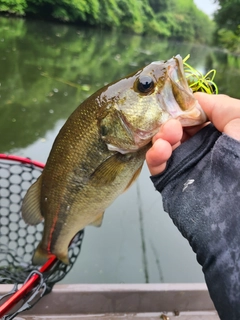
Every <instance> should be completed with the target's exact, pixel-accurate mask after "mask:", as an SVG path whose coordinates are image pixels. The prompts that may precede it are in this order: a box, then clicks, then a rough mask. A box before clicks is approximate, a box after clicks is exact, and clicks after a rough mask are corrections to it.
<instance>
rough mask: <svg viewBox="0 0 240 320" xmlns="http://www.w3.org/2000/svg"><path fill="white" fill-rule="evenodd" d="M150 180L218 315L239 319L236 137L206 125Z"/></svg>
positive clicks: (239, 158) (239, 148)
mask: <svg viewBox="0 0 240 320" xmlns="http://www.w3.org/2000/svg"><path fill="white" fill-rule="evenodd" d="M151 179H152V181H153V183H154V185H155V187H156V189H157V190H158V191H159V192H161V193H162V197H163V205H164V210H165V211H166V212H168V213H169V215H170V217H171V218H172V220H173V222H174V224H175V225H176V226H177V227H178V229H179V230H180V231H181V233H182V235H183V236H184V237H185V238H187V239H188V241H189V243H190V245H191V247H192V249H193V251H194V252H195V253H196V255H197V260H198V262H199V263H200V264H201V265H202V270H203V272H204V275H205V280H206V283H207V286H208V289H209V293H210V296H211V298H212V300H213V302H214V305H215V307H216V310H217V311H218V313H219V316H220V318H221V319H222V320H229V319H231V320H239V319H240V142H239V141H237V140H235V139H232V138H230V137H229V136H227V135H225V134H221V133H220V132H218V131H217V130H216V129H215V128H214V127H213V126H212V125H208V126H207V127H205V128H203V129H202V130H201V131H199V132H198V133H197V134H196V135H195V136H194V137H192V138H191V139H190V140H188V141H187V142H185V143H183V144H182V145H181V146H180V147H178V148H177V149H176V150H175V151H174V152H173V155H172V157H171V158H170V160H169V162H168V166H167V169H166V170H165V171H164V172H163V173H162V174H160V175H157V176H152V177H151Z"/></svg>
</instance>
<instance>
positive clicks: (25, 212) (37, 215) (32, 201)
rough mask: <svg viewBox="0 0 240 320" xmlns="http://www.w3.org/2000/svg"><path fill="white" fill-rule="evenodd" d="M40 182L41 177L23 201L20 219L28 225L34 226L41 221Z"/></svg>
mask: <svg viewBox="0 0 240 320" xmlns="http://www.w3.org/2000/svg"><path fill="white" fill-rule="evenodd" d="M41 181H42V176H40V177H39V178H38V180H37V181H36V182H34V184H32V185H31V187H30V188H29V189H28V191H27V193H26V195H25V197H24V199H23V203H22V218H23V220H24V221H25V222H26V223H28V224H30V225H36V224H38V223H40V222H42V220H43V216H42V214H41V210H40V193H41Z"/></svg>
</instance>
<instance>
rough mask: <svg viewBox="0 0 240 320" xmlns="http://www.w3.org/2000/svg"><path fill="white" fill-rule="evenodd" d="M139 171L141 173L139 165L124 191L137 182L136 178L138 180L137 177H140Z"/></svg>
mask: <svg viewBox="0 0 240 320" xmlns="http://www.w3.org/2000/svg"><path fill="white" fill-rule="evenodd" d="M141 171H142V165H141V167H140V168H138V169H137V171H136V172H135V173H134V175H133V176H132V179H131V180H130V181H129V182H128V185H127V186H126V188H125V190H124V191H126V190H128V189H129V188H130V187H131V185H132V184H133V183H134V182H135V181H136V180H137V178H138V176H139V175H140V173H141Z"/></svg>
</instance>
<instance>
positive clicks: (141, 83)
mask: <svg viewBox="0 0 240 320" xmlns="http://www.w3.org/2000/svg"><path fill="white" fill-rule="evenodd" d="M153 88H154V81H153V78H152V77H150V76H140V77H139V78H138V82H137V89H138V91H139V92H141V93H149V92H151V91H152V90H153Z"/></svg>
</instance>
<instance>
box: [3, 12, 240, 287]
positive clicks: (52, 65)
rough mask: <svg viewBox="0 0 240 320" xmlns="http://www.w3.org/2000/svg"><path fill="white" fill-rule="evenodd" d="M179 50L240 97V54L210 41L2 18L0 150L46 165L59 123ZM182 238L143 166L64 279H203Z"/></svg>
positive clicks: (87, 240)
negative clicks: (97, 93)
mask: <svg viewBox="0 0 240 320" xmlns="http://www.w3.org/2000/svg"><path fill="white" fill-rule="evenodd" d="M178 53H179V54H181V55H182V56H183V57H185V56H186V55H187V54H189V53H190V55H191V58H190V60H189V63H190V64H191V65H192V66H194V67H195V68H196V69H198V70H199V71H201V72H203V73H205V72H206V71H208V70H210V69H212V68H215V69H216V70H217V76H216V82H217V84H218V86H219V91H220V92H222V93H226V94H229V95H232V96H234V97H236V98H240V90H239V83H240V60H239V59H237V58H234V57H232V56H229V55H227V54H226V53H224V52H221V51H219V50H217V49H215V48H209V47H205V46H197V45H194V44H188V43H178V42H169V41H165V40H161V39H158V38H153V37H149V36H147V37H141V36H136V35H128V34H120V33H117V32H108V31H106V30H101V29H97V30H91V29H84V28H83V27H76V26H66V25H61V24H52V23H46V22H41V21H25V20H23V19H7V18H3V17H1V18H0V110H1V117H0V137H1V139H0V152H1V153H9V154H15V155H21V156H24V157H30V158H32V159H34V160H38V161H41V162H45V161H46V159H47V156H48V153H49V151H50V148H51V145H52V143H53V140H54V138H55V136H56V135H57V133H58V131H59V129H60V128H61V126H62V125H63V123H64V122H65V120H66V118H67V117H68V116H69V115H70V113H71V112H72V111H73V110H74V109H75V108H76V107H77V106H78V105H79V104H80V102H81V101H83V100H84V99H85V98H86V97H88V96H89V95H90V94H91V93H93V92H94V91H96V90H97V89H98V88H100V87H102V86H103V85H104V84H106V83H109V82H111V81H113V80H117V79H119V78H121V77H123V76H126V75H127V74H129V73H131V72H132V71H134V70H136V69H138V68H140V67H142V66H144V65H146V64H148V63H150V62H152V61H154V60H165V59H169V58H170V57H172V56H173V55H176V54H178ZM203 281H204V279H203V276H202V272H201V267H200V266H199V265H198V263H197V262H196V258H195V254H194V253H193V252H192V250H191V249H190V247H189V245H188V243H187V241H186V240H185V239H184V238H183V237H182V236H181V235H180V233H179V232H178V230H177V229H176V227H175V226H174V225H173V223H172V221H171V219H170V218H169V217H168V215H167V214H166V213H165V212H164V211H163V209H162V202H161V196H160V194H159V193H158V192H156V191H155V190H154V188H153V186H152V183H151V182H150V179H149V172H148V170H147V168H146V166H144V168H143V171H142V173H141V175H140V178H139V179H138V181H137V183H135V184H134V185H133V186H132V187H131V188H130V190H128V191H127V192H126V193H125V194H123V195H122V196H120V197H119V198H118V199H117V200H116V201H115V202H114V203H113V204H112V205H111V206H110V207H109V208H108V209H107V210H106V213H105V216H104V221H103V224H102V226H101V228H94V227H87V228H86V230H85V237H84V240H83V245H82V251H81V254H80V256H79V258H78V260H77V262H76V264H75V265H74V267H73V269H72V271H71V272H70V273H69V274H68V275H67V277H66V278H65V279H64V280H63V281H62V282H64V283H145V282H152V283H154V282H203Z"/></svg>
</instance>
